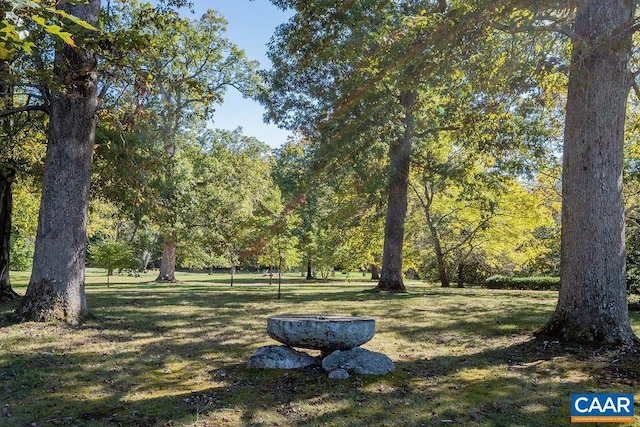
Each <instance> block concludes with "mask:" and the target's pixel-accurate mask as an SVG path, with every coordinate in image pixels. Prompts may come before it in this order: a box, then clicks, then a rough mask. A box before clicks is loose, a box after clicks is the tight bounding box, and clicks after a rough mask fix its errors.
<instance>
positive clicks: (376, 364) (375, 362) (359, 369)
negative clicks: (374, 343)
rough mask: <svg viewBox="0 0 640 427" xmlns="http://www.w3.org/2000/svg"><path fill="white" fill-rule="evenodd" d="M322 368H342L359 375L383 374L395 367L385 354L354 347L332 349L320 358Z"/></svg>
mask: <svg viewBox="0 0 640 427" xmlns="http://www.w3.org/2000/svg"><path fill="white" fill-rule="evenodd" d="M322 369H324V370H325V371H327V372H333V371H335V370H336V369H344V370H346V371H347V372H351V373H354V374H359V375H384V374H388V373H389V372H393V371H395V369H396V368H395V366H394V364H393V361H391V359H390V358H389V357H388V356H387V355H385V354H382V353H378V352H375V351H370V350H367V349H364V348H362V347H355V348H352V349H351V350H346V351H340V350H337V351H334V352H333V353H331V354H330V355H328V356H327V357H325V358H324V359H323V360H322Z"/></svg>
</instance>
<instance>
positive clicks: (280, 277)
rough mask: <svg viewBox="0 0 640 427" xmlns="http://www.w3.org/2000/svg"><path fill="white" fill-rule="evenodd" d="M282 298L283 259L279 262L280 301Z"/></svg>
mask: <svg viewBox="0 0 640 427" xmlns="http://www.w3.org/2000/svg"><path fill="white" fill-rule="evenodd" d="M281 297H282V258H280V260H279V261H278V299H280V298H281Z"/></svg>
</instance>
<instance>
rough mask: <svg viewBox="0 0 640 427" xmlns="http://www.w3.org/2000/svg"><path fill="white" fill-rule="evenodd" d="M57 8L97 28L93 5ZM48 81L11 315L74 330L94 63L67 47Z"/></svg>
mask: <svg viewBox="0 0 640 427" xmlns="http://www.w3.org/2000/svg"><path fill="white" fill-rule="evenodd" d="M60 7H61V8H62V9H63V10H65V11H67V12H69V13H71V14H73V15H75V16H77V17H79V18H80V19H83V20H84V21H86V22H88V23H90V24H92V25H94V26H97V25H98V15H99V13H100V1H99V0H89V1H88V2H87V3H82V2H79V3H78V4H75V5H69V4H66V3H62V4H61V5H60ZM54 76H55V79H54V84H55V85H56V87H54V88H53V89H54V90H53V91H52V95H51V112H50V113H51V116H50V119H49V130H48V145H47V154H46V157H45V169H44V178H43V188H42V201H41V205H40V215H39V218H38V234H37V237H36V245H35V254H34V258H33V270H32V273H31V279H30V281H29V287H28V288H27V293H26V296H25V298H24V299H23V301H22V303H21V305H20V306H19V307H18V308H17V309H16V311H15V313H14V316H15V317H16V319H18V320H20V321H28V320H33V321H65V322H68V323H78V322H81V321H82V320H83V319H84V318H85V317H86V316H87V315H88V310H87V303H86V299H85V290H84V268H85V252H86V222H87V208H88V204H89V185H90V182H91V162H92V160H93V143H94V139H95V127H96V121H97V116H96V110H97V108H98V99H97V96H96V82H97V73H96V59H95V56H94V55H93V54H92V53H91V52H88V51H86V50H84V49H79V48H72V47H71V46H68V45H65V46H64V47H63V48H62V49H61V50H59V51H57V52H56V58H55V67H54ZM62 90H64V92H62Z"/></svg>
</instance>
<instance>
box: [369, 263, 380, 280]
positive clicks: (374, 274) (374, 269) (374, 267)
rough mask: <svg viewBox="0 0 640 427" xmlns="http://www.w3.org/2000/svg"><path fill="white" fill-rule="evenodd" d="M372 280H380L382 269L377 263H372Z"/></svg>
mask: <svg viewBox="0 0 640 427" xmlns="http://www.w3.org/2000/svg"><path fill="white" fill-rule="evenodd" d="M371 280H380V269H379V268H378V265H377V264H371Z"/></svg>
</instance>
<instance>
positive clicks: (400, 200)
mask: <svg viewBox="0 0 640 427" xmlns="http://www.w3.org/2000/svg"><path fill="white" fill-rule="evenodd" d="M417 97H418V95H417V93H416V92H414V91H405V92H403V93H402V94H401V95H400V103H401V104H402V106H403V107H404V109H405V117H404V120H403V121H404V133H403V135H402V137H401V138H399V139H398V140H397V141H394V142H392V143H391V145H390V147H389V184H388V188H387V193H388V194H387V213H386V217H385V224H384V247H383V252H382V274H381V275H380V280H379V281H378V286H377V287H376V289H377V290H379V291H389V292H406V288H405V286H404V282H403V277H402V246H403V243H404V221H405V218H406V216H407V191H408V186H409V160H410V157H411V144H412V141H413V134H414V117H413V108H414V106H415V103H416V101H417Z"/></svg>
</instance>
